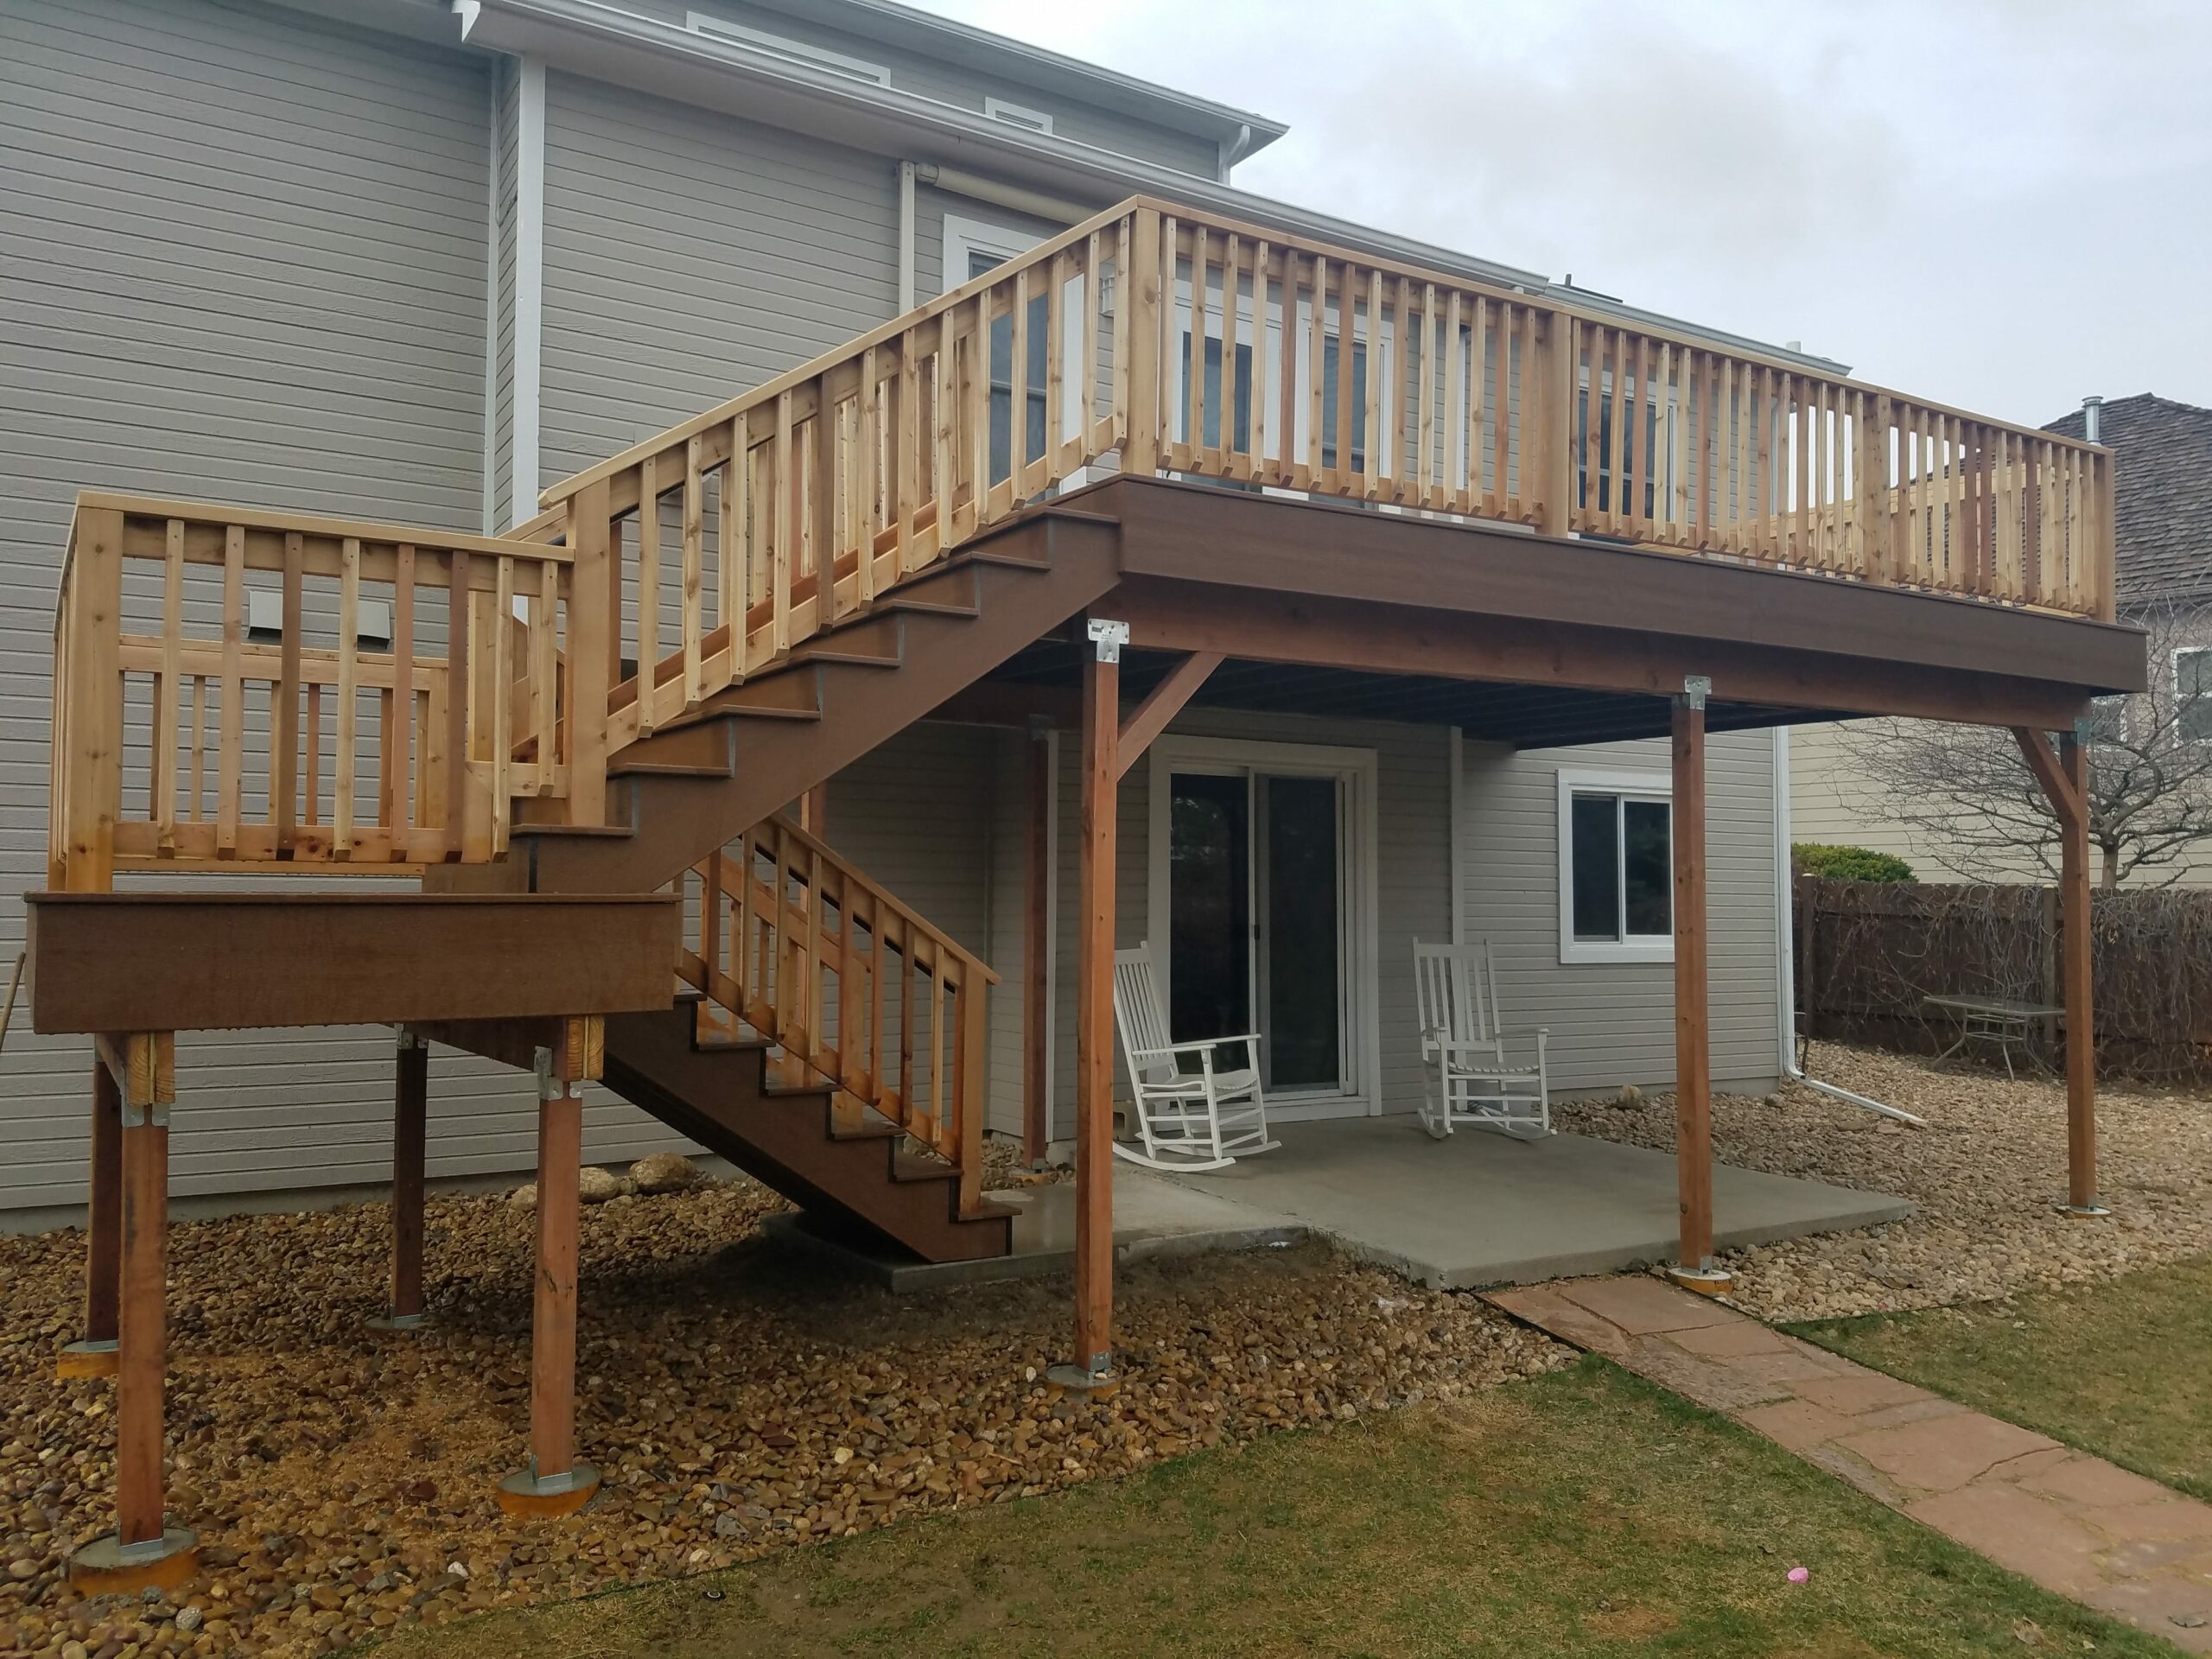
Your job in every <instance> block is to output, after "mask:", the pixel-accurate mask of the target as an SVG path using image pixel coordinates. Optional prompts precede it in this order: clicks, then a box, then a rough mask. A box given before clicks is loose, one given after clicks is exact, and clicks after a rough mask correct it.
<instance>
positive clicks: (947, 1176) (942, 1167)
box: [891, 1152, 960, 1181]
mask: <svg viewBox="0 0 2212 1659" xmlns="http://www.w3.org/2000/svg"><path fill="white" fill-rule="evenodd" d="M891 1179H893V1180H894V1181H957V1180H958V1179H960V1172H959V1171H958V1170H957V1169H956V1168H954V1167H953V1166H951V1165H950V1164H948V1163H946V1162H945V1161H944V1160H943V1159H941V1158H925V1157H924V1156H922V1154H919V1153H918V1152H901V1153H895V1154H893V1155H892V1159H891Z"/></svg>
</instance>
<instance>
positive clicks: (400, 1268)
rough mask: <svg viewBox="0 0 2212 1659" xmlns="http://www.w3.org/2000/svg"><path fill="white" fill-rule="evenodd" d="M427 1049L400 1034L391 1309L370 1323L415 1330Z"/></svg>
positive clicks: (419, 1311) (394, 1105) (419, 1305)
mask: <svg viewBox="0 0 2212 1659" xmlns="http://www.w3.org/2000/svg"><path fill="white" fill-rule="evenodd" d="M429 1063H430V1048H429V1044H428V1043H426V1042H424V1041H423V1039H421V1038H420V1037H417V1036H416V1034H415V1033H413V1032H411V1031H406V1030H404V1029H403V1030H402V1031H401V1032H400V1033H399V1047H398V1052H397V1057H396V1065H395V1077H394V1079H393V1084H392V1097H391V1307H390V1308H389V1309H388V1310H387V1311H386V1313H385V1316H384V1317H383V1318H382V1319H371V1320H370V1321H369V1324H370V1325H371V1326H372V1327H373V1328H374V1329H376V1330H378V1331H412V1330H414V1329H415V1328H416V1326H418V1325H421V1324H422V1323H423V1157H424V1152H425V1146H424V1142H425V1141H426V1139H427V1135H428V1129H429V1122H428V1116H429V1071H430V1064H429Z"/></svg>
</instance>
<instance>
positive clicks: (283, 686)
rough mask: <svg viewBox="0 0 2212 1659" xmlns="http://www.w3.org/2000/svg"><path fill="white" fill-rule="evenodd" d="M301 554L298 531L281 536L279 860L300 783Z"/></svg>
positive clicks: (275, 809)
mask: <svg viewBox="0 0 2212 1659" xmlns="http://www.w3.org/2000/svg"><path fill="white" fill-rule="evenodd" d="M304 558H305V554H304V551H303V548H302V539H301V536H300V533H299V531H286V532H285V534H284V568H283V594H282V604H283V644H282V645H280V646H279V648H278V652H277V664H278V666H277V690H276V694H275V696H276V707H275V709H274V710H273V711H272V717H271V720H270V741H271V744H272V747H274V748H275V750H276V753H274V754H273V755H272V756H271V757H270V759H271V760H273V761H274V763H275V769H274V773H273V779H272V785H271V788H270V823H271V824H272V825H273V826H274V827H275V829H276V831H277V852H278V855H279V856H283V855H285V854H287V853H289V850H290V849H291V847H292V843H293V839H294V831H295V830H296V829H297V827H298V824H299V779H300V772H299V766H300V757H299V750H300V588H301V586H302V580H303V577H302V564H303V562H304Z"/></svg>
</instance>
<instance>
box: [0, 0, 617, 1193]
mask: <svg viewBox="0 0 2212 1659" xmlns="http://www.w3.org/2000/svg"><path fill="white" fill-rule="evenodd" d="M490 98H491V88H490V81H489V76H488V73H487V67H486V60H482V59H480V58H473V57H469V56H466V55H464V54H461V53H459V52H444V51H440V50H437V49H435V48H429V47H424V46H420V45H417V44H414V43H411V42H408V41H400V40H397V39H394V38H392V37H390V36H386V35H373V34H370V33H367V32H364V31H357V30H354V29H349V28H346V27H345V26H343V25H340V24H335V23H328V22H318V21H316V20H313V19H310V18H307V17H304V16H302V15H301V14H299V13H297V12H294V11H289V10H279V9H276V8H264V7H260V6H257V5H253V4H251V3H238V4H232V5H226V6H222V7H217V6H214V5H211V4H204V3H184V0H179V3H159V4H156V3H142V0H68V3H67V4H62V3H58V0H13V3H10V4H9V5H8V6H6V7H5V8H0V129H4V131H5V140H4V142H5V146H6V152H7V164H6V166H5V167H4V168H0V269H4V275H5V283H6V296H5V301H4V304H0V315H5V317H6V319H7V322H8V325H9V326H8V327H4V328H0V504H4V511H0V706H4V708H5V710H6V713H7V716H8V718H7V722H6V735H5V736H4V737H0V804H4V807H5V810H4V812H0V897H4V900H5V902H0V959H9V960H11V959H12V958H13V957H14V955H15V953H16V950H18V949H19V948H20V946H21V944H22V906H20V905H19V904H17V903H16V902H14V899H15V897H16V895H17V894H19V893H22V891H23V890H25V889H26V888H28V887H34V886H39V885H42V884H43V881H44V874H45V868H44V867H45V833H46V786H47V765H48V757H47V735H48V727H47V714H48V698H49V695H50V688H51V684H52V658H51V643H52V626H53V606H54V587H55V582H56V580H57V577H58V575H59V572H60V560H61V555H62V550H63V547H64V544H65V542H66V539H67V525H68V518H69V512H70V504H71V502H72V501H73V499H74V497H75V494H76V493H77V492H78V491H79V489H81V488H86V487H91V488H110V489H128V490H134V491H139V492H144V493H162V494H171V495H176V496H181V497H185V498H188V499H219V500H226V499H227V500H237V501H240V502H244V503H247V504H251V505H261V506H270V507H296V508H302V509H305V510H308V511H319V512H334V513H345V514H351V515H353V516H357V517H364V518H387V519H397V520H400V521H403V522H413V523H420V524H436V525H447V526H453V527H456V528H463V529H474V528H476V527H477V526H478V524H480V521H481V518H482V514H483V476H482V456H483V442H482V433H483V407H484V391H485V374H484V357H485V340H486V315H485V311H486V301H485V294H486V206H487V204H486V191H487V185H488V178H487V175H488V170H489V150H490V143H489V134H490V128H489V122H490ZM179 1046H180V1053H179V1087H180V1099H179V1126H180V1127H179V1131H178V1135H177V1139H176V1145H175V1156H174V1163H173V1166H174V1171H175V1175H174V1183H173V1184H174V1187H175V1191H176V1192H178V1193H179V1194H180V1195H183V1196H187V1197H189V1196H191V1195H194V1194H207V1193H214V1192H229V1193H240V1192H249V1191H251V1190H254V1189H265V1188H270V1187H277V1188H297V1187H300V1186H302V1185H346V1184H348V1183H352V1182H359V1181H377V1180H382V1179H385V1175H386V1173H387V1172H388V1163H387V1152H386V1147H387V1146H388V1135H389V1128H388V1112H389V1102H390V1099H391V1039H390V1037H389V1034H388V1033H378V1032H374V1031H365V1030H361V1029H359V1028H353V1029H344V1030H308V1031H296V1032H289V1033H283V1035H281V1036H275V1035H271V1036H262V1037H254V1036H246V1037H241V1036H239V1035H237V1034H234V1033H232V1034H225V1035H221V1036H207V1037H193V1038H188V1039H181V1041H180V1045H179ZM89 1064H90V1060H89V1051H88V1048H87V1046H86V1044H84V1043H83V1042H82V1041H81V1040H64V1039H41V1038H38V1037H36V1036H35V1035H34V1034H33V1033H31V1032H30V1030H29V1021H28V1020H27V1019H25V1018H23V1017H22V1010H21V1009H18V1011H17V1018H16V1021H15V1022H14V1026H13V1028H12V1029H11V1030H10V1032H9V1033H8V1038H7V1042H6V1046H5V1049H4V1051H0V1144H4V1146H5V1147H6V1148H7V1154H8V1155H7V1156H6V1158H5V1159H4V1160H0V1214H5V1215H7V1216H8V1217H9V1220H8V1221H7V1222H6V1223H0V1224H35V1223H36V1222H37V1220H38V1219H39V1218H40V1217H41V1216H43V1215H47V1214H50V1213H52V1212H53V1210H54V1207H55V1206H67V1205H76V1204H79V1203H81V1201H82V1198H83V1192H84V1185H83V1182H84V1158H85V1137H84V1124H85V1122H86V1102H87V1098H88V1093H89V1086H90V1085H89V1081H88V1078H87V1068H88V1066H89ZM433 1077H434V1082H433V1090H434V1096H433V1105H432V1140H431V1143H430V1159H431V1168H432V1170H433V1172H434V1173H436V1174H439V1175H451V1174H458V1173H463V1172H465V1171H469V1170H476V1169H485V1168H512V1167H516V1166H518V1165H520V1164H522V1163H524V1162H525V1161H526V1160H527V1158H528V1155H529V1148H530V1144H531V1132H530V1123H531V1112H530V1106H529V1090H527V1089H526V1088H524V1089H523V1090H519V1091H518V1090H517V1089H516V1088H515V1086H514V1084H513V1082H512V1074H505V1073H500V1072H498V1071H495V1070H494V1069H493V1068H491V1067H489V1066H486V1065H482V1064H481V1063H479V1062H474V1061H469V1060H463V1059H460V1058H455V1057H452V1056H446V1057H443V1058H440V1059H439V1061H438V1062H437V1064H436V1065H435V1067H434V1069H433ZM594 1128H595V1131H597V1133H596V1134H595V1139H594V1146H595V1147H597V1146H605V1145H607V1144H608V1142H607V1139H606V1137H605V1135H604V1128H605V1119H604V1116H603V1114H602V1115H600V1116H596V1117H595V1121H594Z"/></svg>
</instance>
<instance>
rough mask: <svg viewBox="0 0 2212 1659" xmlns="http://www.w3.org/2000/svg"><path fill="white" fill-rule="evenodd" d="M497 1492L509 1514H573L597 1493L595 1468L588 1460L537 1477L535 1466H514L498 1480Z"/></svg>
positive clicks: (596, 1495)
mask: <svg viewBox="0 0 2212 1659" xmlns="http://www.w3.org/2000/svg"><path fill="white" fill-rule="evenodd" d="M498 1496H499V1507H500V1508H501V1509H503V1510H505V1511H506V1512H507V1513H508V1514H509V1515H520V1516H556V1515H574V1514H575V1512H576V1511H577V1510H581V1509H582V1508H583V1506H584V1505H585V1504H587V1503H590V1502H591V1501H592V1499H593V1498H594V1497H598V1496H599V1471H598V1470H597V1469H596V1468H594V1466H593V1465H590V1464H588V1463H577V1464H571V1465H569V1467H568V1469H567V1470H566V1471H563V1473H560V1474H557V1475H548V1476H546V1477H545V1478H543V1479H540V1478H538V1474H537V1471H536V1470H535V1469H518V1470H516V1471H514V1473H512V1475H509V1476H508V1477H507V1478H505V1480H503V1481H501V1482H500V1483H499V1494H498Z"/></svg>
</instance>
